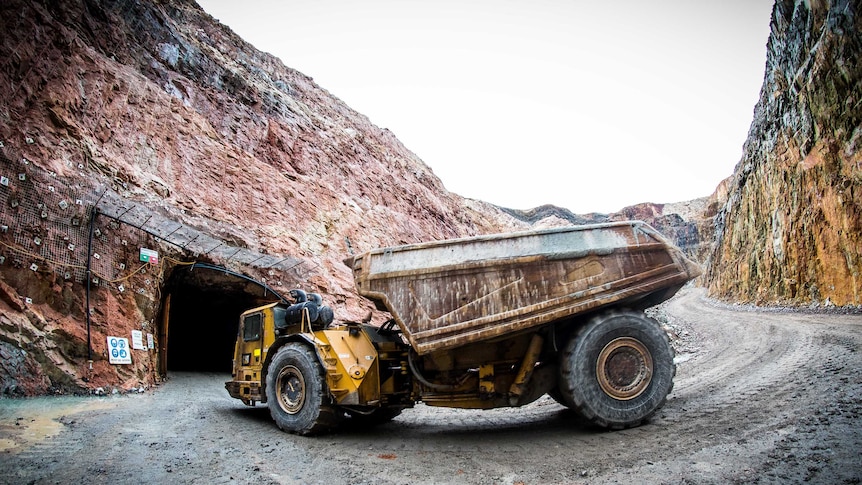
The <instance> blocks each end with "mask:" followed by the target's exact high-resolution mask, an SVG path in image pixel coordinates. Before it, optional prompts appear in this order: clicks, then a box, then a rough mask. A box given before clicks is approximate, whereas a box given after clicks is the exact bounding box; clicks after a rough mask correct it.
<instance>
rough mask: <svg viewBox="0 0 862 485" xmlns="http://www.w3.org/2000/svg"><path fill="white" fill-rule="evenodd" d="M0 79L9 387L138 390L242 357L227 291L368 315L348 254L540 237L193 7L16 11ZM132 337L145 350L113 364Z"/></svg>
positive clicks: (1, 332) (1, 308)
mask: <svg viewBox="0 0 862 485" xmlns="http://www.w3.org/2000/svg"><path fill="white" fill-rule="evenodd" d="M0 86H2V89H3V91H4V96H3V98H4V100H3V103H2V105H0V141H2V144H3V145H2V147H0V155H2V157H0V161H2V164H0V169H2V174H0V175H2V180H0V181H2V184H0V199H2V203H3V207H2V208H0V217H2V221H0V224H2V233H0V242H2V244H3V245H2V246H0V269H2V280H3V284H2V285H0V297H2V298H0V312H2V313H0V352H2V355H3V369H0V374H3V375H4V376H5V377H4V379H3V389H2V392H4V393H11V394H15V393H33V392H45V391H47V390H49V389H67V390H74V389H79V388H96V387H105V386H109V387H120V388H124V389H129V388H138V387H146V386H148V385H150V384H152V383H153V382H154V381H157V380H158V375H159V373H160V372H164V370H165V367H170V366H171V365H174V366H182V365H184V363H185V365H192V364H190V362H192V363H193V362H194V361H195V360H198V361H201V360H206V359H207V358H208V357H206V353H207V352H208V350H207V349H208V348H218V349H223V348H226V347H229V346H230V344H229V340H230V339H231V338H232V337H231V336H230V335H229V334H230V331H229V330H228V331H225V330H224V329H223V328H220V324H218V321H219V320H220V319H223V318H224V317H223V315H224V314H233V317H231V318H234V317H235V316H236V315H238V313H237V311H238V308H229V307H227V306H225V305H226V304H225V300H228V299H237V300H238V301H241V302H242V303H240V305H251V304H252V303H260V302H262V301H267V300H272V298H273V297H272V292H273V291H277V292H286V291H287V290H288V289H290V288H293V287H304V288H307V289H309V290H310V291H317V292H320V293H322V294H323V295H324V297H325V299H326V300H327V302H328V303H329V304H330V305H332V306H333V307H334V308H335V311H336V313H337V314H338V316H339V318H341V319H358V318H363V317H364V315H365V314H366V313H367V312H369V311H371V308H372V307H371V306H370V304H368V303H367V302H364V301H362V300H360V299H358V298H357V297H356V295H355V294H354V291H353V288H352V278H351V274H350V271H349V269H348V268H347V267H345V266H344V264H343V263H342V259H343V258H344V257H346V256H348V255H349V254H350V253H351V252H359V251H364V250H368V249H371V248H374V247H381V246H388V245H395V244H402V243H409V242H417V241H422V240H429V239H442V238H451V237H458V236H468V235H475V234H480V233H487V232H497V231H500V230H507V229H514V228H524V227H527V224H525V223H523V222H520V221H518V220H516V219H514V218H512V217H510V216H508V215H506V214H505V213H503V212H501V211H500V210H498V209H496V208H495V207H493V206H490V205H488V204H483V203H481V202H476V201H470V200H465V199H463V198H461V197H459V196H457V195H455V194H451V193H449V192H448V191H447V190H446V189H445V187H443V185H442V183H441V182H440V180H439V179H438V178H437V177H436V176H435V175H434V173H433V172H432V171H431V170H430V169H429V168H428V167H427V166H426V165H425V164H423V163H422V161H421V160H419V159H418V158H417V157H416V156H415V155H414V154H413V153H411V152H410V151H409V150H408V149H407V148H405V147H404V146H403V145H402V144H401V143H400V142H399V141H398V139H397V138H396V137H395V135H394V134H392V133H391V132H389V131H388V130H386V129H382V128H379V127H377V126H375V125H373V124H371V123H370V122H369V121H368V119H367V118H366V117H365V116H363V115H361V114H360V113H357V112H356V111H354V110H352V109H351V108H350V107H348V106H346V105H345V104H344V103H343V102H341V101H340V100H339V99H338V98H336V97H335V96H333V95H332V94H330V93H328V92H327V91H326V90H325V89H323V88H321V87H320V86H317V85H316V84H315V83H314V82H313V80H312V79H310V78H309V77H307V76H305V75H303V74H301V73H299V72H296V71H294V70H292V69H289V68H287V67H285V66H284V65H283V64H282V63H281V62H280V61H279V60H278V59H276V58H274V57H272V56H270V55H268V54H265V53H262V52H259V51H257V50H256V49H254V48H253V47H252V46H250V45H248V44H247V43H245V42H244V41H243V40H242V39H240V38H238V37H237V36H236V35H235V34H233V33H232V32H231V31H230V30H229V29H227V28H225V27H224V26H222V25H220V24H218V22H216V21H214V20H213V19H212V18H210V17H209V16H208V15H207V14H205V13H204V12H203V11H202V10H201V9H200V8H199V7H198V6H197V5H196V4H195V3H193V2H192V1H191V0H186V1H152V2H150V1H146V2H140V1H133V0H129V1H119V2H114V1H101V0H76V1H63V2H51V1H48V2H39V1H24V0H12V1H6V2H3V3H2V5H0ZM94 209H95V210H94ZM91 227H92V229H93V232H92V234H93V235H91V233H90V228H91ZM88 248H92V249H88ZM141 249H146V250H153V251H157V253H158V255H157V257H158V263H157V264H153V262H152V261H150V262H142V261H141V259H142V258H139V256H141V257H142V256H143V255H144V253H143V252H142V251H141ZM88 254H89V255H91V257H89V258H88ZM192 262H198V263H214V264H217V265H222V266H226V267H228V268H230V269H231V271H233V272H235V274H229V273H227V272H218V271H212V270H207V269H206V266H195V267H193V268H196V269H191V270H190V269H189V267H190V264H189V263H192ZM88 267H89V268H90V269H89V270H88V269H87V268H88ZM244 277H248V278H250V279H244ZM251 280H255V281H257V282H259V283H260V282H262V284H263V285H266V286H261V285H260V284H255V283H254V282H252V281H251ZM87 281H89V285H90V286H91V292H90V295H89V296H88V295H87V291H86V288H85V287H86V286H87V285H86V284H85V283H86V282H87ZM168 295H171V296H172V299H168ZM228 295H230V296H231V298H227V296H228ZM168 302H173V304H172V305H171V304H169V303H168ZM88 307H89V308H90V311H89V312H88V311H87V310H86V308H88ZM88 314H89V315H88ZM88 317H89V318H88ZM171 320H172V321H175V322H176V321H180V320H182V321H186V322H189V321H190V322H193V324H192V323H185V324H184V326H185V328H186V330H184V331H183V332H179V331H177V332H174V333H171V332H169V331H168V329H167V327H168V323H167V322H168V321H171ZM85 322H86V323H85ZM190 325H194V327H193V328H191V327H190ZM85 327H86V328H85ZM174 327H177V326H176V325H174ZM132 330H136V331H141V332H142V334H143V335H145V336H146V337H148V338H152V340H153V342H152V343H153V347H152V348H147V347H148V345H147V344H149V342H146V338H145V342H144V343H145V345H144V348H143V349H134V350H133V351H132V359H131V360H132V363H131V364H126V365H109V363H108V361H109V353H110V350H111V349H109V348H108V347H109V346H110V343H109V342H106V338H107V337H109V336H125V337H128V336H129V334H130V332H131V331H132ZM225 334H227V336H226V337H225V336H224V335H225ZM214 335H222V337H219V340H218V341H216V340H214V339H215V338H216V337H213V336H214ZM169 336H170V338H171V341H172V343H175V345H174V344H172V348H173V349H178V348H180V347H185V348H186V350H183V351H182V353H183V354H184V355H185V357H184V358H183V359H179V360H178V359H174V361H175V362H174V364H172V363H171V359H169V358H167V357H166V356H165V355H164V354H166V353H167V354H170V352H168V351H167V348H168V347H167V340H168V337H169ZM115 350H116V349H115ZM179 352H180V351H179V350H174V351H173V353H175V354H176V353H179ZM229 354H230V352H229V351H228V352H227V354H226V355H222V356H221V357H220V359H221V360H220V363H219V364H217V365H214V366H215V367H216V368H219V369H221V370H223V369H224V368H225V364H227V368H229V360H230V357H229ZM90 360H91V361H92V362H88V361H90ZM34 369H41V371H34Z"/></svg>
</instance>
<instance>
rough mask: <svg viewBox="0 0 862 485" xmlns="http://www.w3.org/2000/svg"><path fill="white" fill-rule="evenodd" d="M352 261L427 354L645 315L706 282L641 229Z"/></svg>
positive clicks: (380, 252) (461, 244) (514, 237)
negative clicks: (552, 327)
mask: <svg viewBox="0 0 862 485" xmlns="http://www.w3.org/2000/svg"><path fill="white" fill-rule="evenodd" d="M347 263H348V264H349V265H350V266H351V267H352V268H353V275H354V280H355V283H356V287H357V289H358V291H359V293H360V294H361V295H362V296H364V297H367V298H369V299H370V300H372V301H374V302H375V303H376V304H377V306H378V308H380V309H381V310H387V311H389V312H390V313H391V314H392V316H393V318H394V319H395V321H396V322H397V324H398V326H399V327H400V328H401V331H402V332H403V334H404V336H405V337H406V338H407V340H408V341H409V343H410V345H411V346H412V347H413V349H414V350H415V351H416V352H417V353H418V354H419V355H425V354H428V353H431V352H435V351H440V350H446V349H450V348H455V347H460V346H463V345H466V344H471V343H477V342H482V341H486V340H491V339H495V338H497V337H503V336H507V335H510V334H516V333H519V332H526V331H529V330H531V329H535V328H537V327H540V326H542V325H544V324H547V323H550V322H554V321H557V320H560V319H564V318H568V317H571V316H573V315H577V314H580V313H584V312H589V311H592V310H596V309H599V308H602V307H608V306H613V305H625V306H626V307H629V308H637V309H644V308H647V307H649V306H652V305H655V304H658V303H660V302H662V301H664V300H666V299H667V298H670V297H671V296H673V294H674V293H676V291H677V290H679V288H680V287H681V286H682V285H683V284H685V283H686V282H687V281H689V280H691V279H693V278H695V277H697V276H698V275H699V274H700V269H699V268H698V266H697V265H696V264H694V263H693V262H691V261H689V260H688V259H687V258H686V257H685V256H684V255H683V254H682V252H681V251H680V250H679V249H678V248H676V247H675V246H673V245H672V244H670V243H669V242H668V241H666V240H665V239H664V238H663V237H662V236H661V235H660V234H659V233H658V231H656V230H655V229H653V228H652V227H650V226H649V225H647V224H646V223H643V222H640V221H627V222H618V223H609V224H597V225H587V226H574V227H565V228H555V229H546V230H536V231H529V232H519V233H510V234H498V235H490V236H478V237H471V238H464V239H454V240H447V241H439V242H429V243H421V244H413V245H407V246H399V247H391V248H383V249H376V250H372V251H369V252H366V253H364V254H361V255H358V256H355V257H354V258H352V260H348V261H347Z"/></svg>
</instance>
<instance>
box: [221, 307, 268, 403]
mask: <svg viewBox="0 0 862 485" xmlns="http://www.w3.org/2000/svg"><path fill="white" fill-rule="evenodd" d="M276 305H277V303H272V304H269V305H264V306H261V307H257V308H253V309H251V310H247V311H245V312H243V314H242V315H240V324H239V329H238V332H237V339H236V345H235V346H234V358H233V380H232V381H231V382H228V383H227V384H226V386H225V387H226V388H227V390H228V393H229V394H230V395H231V396H232V397H235V398H237V399H240V400H242V402H244V403H245V404H248V405H254V403H255V402H257V401H263V400H264V396H262V395H261V379H262V378H263V363H264V362H265V361H266V356H267V353H268V351H269V348H270V347H271V346H272V344H273V343H274V342H275V320H274V316H273V312H272V308H273V307H275V306H276ZM256 318H259V319H260V320H259V321H260V330H259V332H258V338H256V339H252V340H246V339H245V338H244V334H245V333H244V329H245V325H246V323H247V322H251V321H253V320H255V319H256Z"/></svg>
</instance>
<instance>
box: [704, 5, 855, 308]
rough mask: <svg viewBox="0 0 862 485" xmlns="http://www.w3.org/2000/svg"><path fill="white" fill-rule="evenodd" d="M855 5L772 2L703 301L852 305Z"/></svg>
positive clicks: (719, 215) (718, 221)
mask: <svg viewBox="0 0 862 485" xmlns="http://www.w3.org/2000/svg"><path fill="white" fill-rule="evenodd" d="M859 9H860V5H859V2H856V1H850V0H837V1H833V2H822V1H810V2H809V1H788V0H779V1H778V2H777V3H776V4H775V7H774V10H773V15H772V33H771V35H770V39H769V43H768V53H767V63H766V74H765V80H764V85H763V88H762V90H761V95H760V101H759V102H758V104H757V106H756V108H755V113H754V121H753V123H752V125H751V129H750V131H749V135H748V140H747V142H746V144H745V146H744V154H743V157H742V160H741V161H740V162H739V164H738V165H737V167H736V170H735V173H734V175H733V177H732V179H731V181H730V183H729V186H728V188H727V201H726V203H725V205H724V206H723V207H722V209H721V211H720V213H719V214H718V216H717V219H716V221H717V222H716V239H717V243H716V248H715V251H714V252H713V253H712V257H711V264H710V266H709V271H708V275H707V280H708V285H709V290H710V292H711V294H713V295H715V296H718V297H721V298H724V299H728V300H736V301H745V302H755V303H767V302H769V303H781V304H797V305H799V304H818V305H820V304H825V305H830V304H833V305H842V306H843V305H860V304H862V155H860V147H862V57H860V56H862V17H860V12H859Z"/></svg>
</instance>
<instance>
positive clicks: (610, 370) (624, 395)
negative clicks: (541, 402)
mask: <svg viewBox="0 0 862 485" xmlns="http://www.w3.org/2000/svg"><path fill="white" fill-rule="evenodd" d="M673 357H674V351H673V348H672V347H671V346H670V342H669V340H668V336H667V333H666V332H665V331H664V330H662V328H661V327H660V326H659V325H658V323H657V322H656V321H655V320H652V319H650V318H647V317H646V316H645V315H643V314H642V313H638V312H632V311H610V312H606V313H602V314H600V315H597V316H595V317H593V319H591V320H590V321H589V322H588V323H587V324H586V325H584V326H583V327H581V328H580V329H579V330H578V331H577V332H575V334H574V335H573V336H572V338H571V339H570V340H569V342H568V343H567V344H566V346H565V348H564V349H563V356H562V363H561V365H560V381H559V390H560V393H561V394H562V397H563V399H564V400H565V404H566V405H568V406H569V407H570V408H572V409H574V410H575V411H576V412H577V413H578V414H580V415H581V416H583V417H584V418H586V419H587V420H588V421H590V422H592V423H594V424H596V425H598V426H601V427H605V428H610V429H623V428H630V427H633V426H638V425H640V424H641V423H643V422H644V421H646V420H647V419H649V418H650V417H651V416H652V415H653V414H655V412H656V411H658V410H659V409H660V408H661V407H662V405H664V403H665V401H666V400H667V395H668V394H670V391H671V390H672V389H673V377H674V375H675V374H676V365H675V364H674V362H673Z"/></svg>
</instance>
